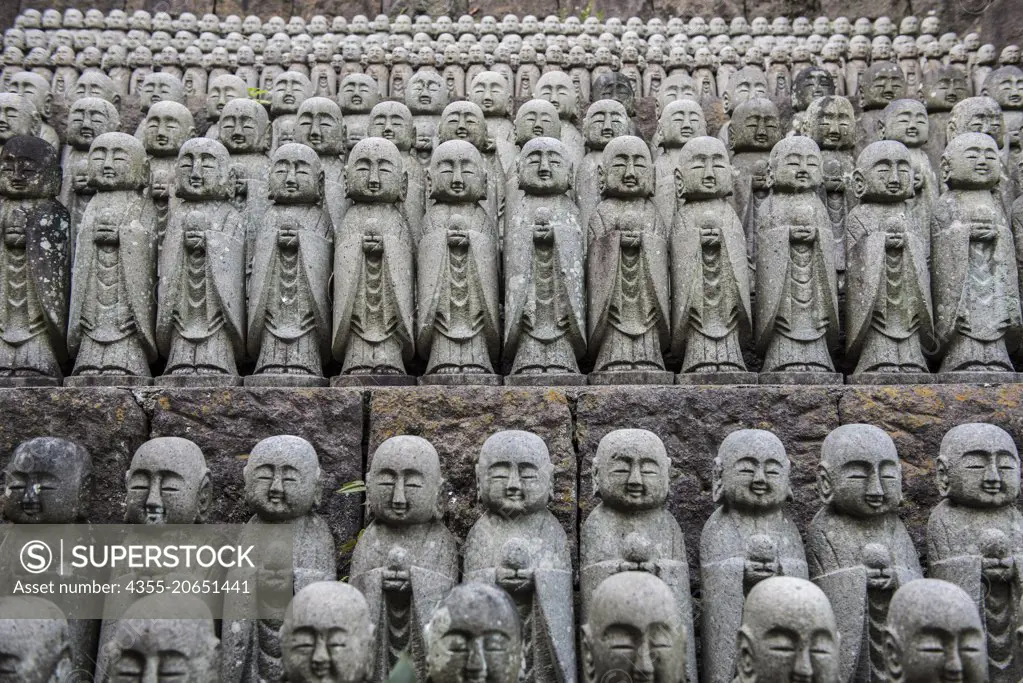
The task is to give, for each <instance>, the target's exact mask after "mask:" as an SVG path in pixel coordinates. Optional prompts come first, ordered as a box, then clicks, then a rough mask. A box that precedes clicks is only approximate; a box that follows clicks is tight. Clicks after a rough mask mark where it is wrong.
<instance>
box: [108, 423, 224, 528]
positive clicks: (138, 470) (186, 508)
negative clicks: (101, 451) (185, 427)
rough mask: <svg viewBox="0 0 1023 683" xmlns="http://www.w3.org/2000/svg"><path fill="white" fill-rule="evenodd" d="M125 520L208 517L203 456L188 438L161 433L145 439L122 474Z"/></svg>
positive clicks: (177, 521)
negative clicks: (125, 472)
mask: <svg viewBox="0 0 1023 683" xmlns="http://www.w3.org/2000/svg"><path fill="white" fill-rule="evenodd" d="M125 479H126V481H127V487H128V496H127V498H126V499H125V510H124V521H125V522H126V523H128V524H202V523H204V522H206V521H207V520H208V518H209V512H210V506H211V505H212V503H213V495H214V494H213V486H212V483H211V482H210V471H209V468H208V467H207V466H206V456H204V455H203V452H202V451H201V450H200V449H199V447H198V446H196V445H195V443H193V442H192V441H189V440H188V439H182V438H181V437H177V436H163V437H157V438H155V439H150V440H149V441H147V442H145V443H144V444H142V445H141V446H139V449H138V450H137V451H135V455H134V456H132V459H131V466H130V467H129V468H128V473H127V474H126V475H125Z"/></svg>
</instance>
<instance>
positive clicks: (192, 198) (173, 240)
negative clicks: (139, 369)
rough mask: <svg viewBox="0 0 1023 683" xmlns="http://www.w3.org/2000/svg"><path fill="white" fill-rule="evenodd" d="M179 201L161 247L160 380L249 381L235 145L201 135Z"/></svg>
mask: <svg viewBox="0 0 1023 683" xmlns="http://www.w3.org/2000/svg"><path fill="white" fill-rule="evenodd" d="M176 176H177V178H176V180H177V186H176V191H175V197H176V203H175V206H174V211H173V214H172V215H171V219H170V225H169V226H168V228H167V234H166V237H165V238H164V241H163V248H162V249H161V251H160V291H159V300H158V309H157V323H156V342H157V345H158V346H159V348H160V353H161V355H163V356H164V357H165V358H167V365H166V368H165V369H164V374H163V376H162V377H160V378H159V379H157V380H156V384H161V385H168V386H241V382H242V380H241V377H239V376H238V365H237V359H239V358H244V355H245V332H246V330H245V327H246V319H245V270H246V255H245V246H246V244H245V242H246V239H245V227H244V225H243V223H242V214H241V213H240V212H239V211H238V210H237V209H236V208H235V206H234V204H233V202H232V199H233V198H234V195H235V190H236V187H237V185H238V182H237V178H236V176H235V174H234V171H233V169H232V167H231V157H230V155H229V154H228V152H227V149H226V148H225V147H224V146H223V145H222V144H220V143H219V142H217V141H216V140H210V139H209V138H194V139H192V140H189V141H188V142H186V143H185V144H184V146H183V147H182V148H181V153H180V154H179V155H178V159H177V169H176Z"/></svg>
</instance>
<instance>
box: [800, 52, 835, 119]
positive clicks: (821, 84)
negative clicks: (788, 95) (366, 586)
mask: <svg viewBox="0 0 1023 683" xmlns="http://www.w3.org/2000/svg"><path fill="white" fill-rule="evenodd" d="M795 74H796V75H795V77H794V78H793V79H792V103H791V104H792V121H791V129H792V133H794V134H796V135H803V134H804V133H803V120H804V116H803V114H804V112H805V111H806V108H807V107H809V106H810V103H811V102H813V101H814V100H815V99H817V98H818V97H833V96H834V95H835V79H834V78H832V77H831V74H830V73H828V71H827V70H826V69H823V68H821V67H819V66H810V67H807V68H805V69H803V70H802V71H795Z"/></svg>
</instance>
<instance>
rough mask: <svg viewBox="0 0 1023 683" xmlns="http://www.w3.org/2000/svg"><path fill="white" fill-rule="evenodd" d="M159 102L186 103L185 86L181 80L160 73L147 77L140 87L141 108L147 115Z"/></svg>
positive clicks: (171, 75)
mask: <svg viewBox="0 0 1023 683" xmlns="http://www.w3.org/2000/svg"><path fill="white" fill-rule="evenodd" d="M157 102H177V103H178V104H184V103H185V86H184V84H183V83H182V82H181V79H180V78H178V77H177V76H175V75H173V74H169V73H164V72H162V71H158V72H155V73H151V74H149V75H147V76H146V77H145V78H144V79H143V80H142V85H141V86H140V87H139V106H140V107H141V108H142V113H143V114H145V113H146V112H148V111H149V108H150V107H151V106H153V105H154V104H156V103H157Z"/></svg>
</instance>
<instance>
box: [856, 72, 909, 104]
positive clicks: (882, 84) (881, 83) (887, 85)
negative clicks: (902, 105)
mask: <svg viewBox="0 0 1023 683" xmlns="http://www.w3.org/2000/svg"><path fill="white" fill-rule="evenodd" d="M860 88H861V93H860V97H861V103H862V105H863V106H864V107H870V108H874V109H877V108H881V107H884V106H887V105H888V103H889V102H892V101H894V100H897V99H899V98H901V97H905V96H906V76H905V75H904V74H903V73H902V68H901V67H899V66H898V65H897V64H892V63H891V62H880V63H878V62H875V63H874V64H871V66H870V68H869V69H868V70H867V73H866V78H865V79H864V82H863V84H862V85H861V86H860Z"/></svg>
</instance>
